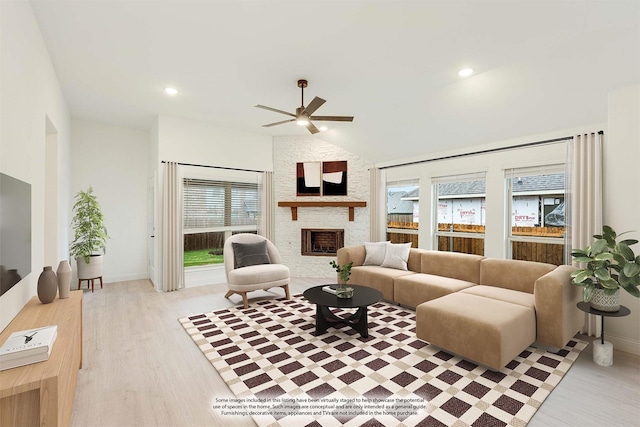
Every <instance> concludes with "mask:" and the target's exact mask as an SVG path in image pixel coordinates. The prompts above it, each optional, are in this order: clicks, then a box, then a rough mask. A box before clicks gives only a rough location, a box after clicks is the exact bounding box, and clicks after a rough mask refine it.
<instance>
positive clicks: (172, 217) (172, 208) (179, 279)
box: [162, 162, 184, 292]
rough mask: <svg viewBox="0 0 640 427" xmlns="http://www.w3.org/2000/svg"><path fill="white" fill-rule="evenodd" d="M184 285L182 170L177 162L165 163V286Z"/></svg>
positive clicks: (176, 286)
mask: <svg viewBox="0 0 640 427" xmlns="http://www.w3.org/2000/svg"><path fill="white" fill-rule="evenodd" d="M182 288H184V234H183V227H182V171H181V168H180V165H178V164H177V163H175V162H167V163H165V165H164V186H163V195H162V290H163V291H165V292H168V291H177V290H179V289H182Z"/></svg>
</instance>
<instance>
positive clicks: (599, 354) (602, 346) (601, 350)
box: [578, 301, 631, 366]
mask: <svg viewBox="0 0 640 427" xmlns="http://www.w3.org/2000/svg"><path fill="white" fill-rule="evenodd" d="M578 308H579V309H580V310H582V311H584V312H585V313H589V314H595V315H597V316H600V319H601V320H600V322H601V323H600V326H601V328H600V329H601V333H600V342H597V341H595V340H594V341H593V361H594V362H595V363H596V364H597V365H600V366H611V365H613V344H611V343H610V342H608V341H605V340H604V318H605V317H624V316H628V315H629V314H631V310H629V309H628V308H627V307H625V306H624V305H621V306H620V310H618V311H600V310H596V309H595V308H592V307H591V305H590V304H589V303H588V302H584V301H580V302H579V303H578Z"/></svg>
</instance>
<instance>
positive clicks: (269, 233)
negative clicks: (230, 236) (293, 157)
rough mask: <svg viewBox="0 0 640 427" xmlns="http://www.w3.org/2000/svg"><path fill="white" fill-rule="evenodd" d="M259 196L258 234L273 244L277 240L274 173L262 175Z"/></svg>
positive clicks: (269, 172) (267, 172) (268, 172)
mask: <svg viewBox="0 0 640 427" xmlns="http://www.w3.org/2000/svg"><path fill="white" fill-rule="evenodd" d="M259 194H260V213H259V215H260V217H259V221H258V234H259V235H261V236H263V237H266V238H267V239H269V240H271V241H272V242H273V241H274V239H275V223H274V211H275V202H274V200H273V172H271V171H266V172H263V173H262V179H261V180H260V193H259Z"/></svg>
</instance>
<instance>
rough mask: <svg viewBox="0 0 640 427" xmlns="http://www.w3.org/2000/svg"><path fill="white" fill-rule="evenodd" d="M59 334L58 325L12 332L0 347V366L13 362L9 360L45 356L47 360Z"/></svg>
mask: <svg viewBox="0 0 640 427" xmlns="http://www.w3.org/2000/svg"><path fill="white" fill-rule="evenodd" d="M57 336H58V326H57V325H51V326H45V327H42V328H35V329H27V330H24V331H18V332H14V333H12V334H11V335H10V336H9V338H7V340H6V341H5V342H4V343H3V344H2V346H1V347H0V366H4V365H5V364H7V363H8V364H11V363H9V362H10V361H12V360H22V361H26V360H33V359H42V357H45V358H44V359H43V360H47V359H48V358H49V355H50V354H51V349H52V347H53V343H54V342H55V341H56V338H57ZM39 361H41V360H34V361H32V362H28V363H35V362H39ZM5 369H8V368H5Z"/></svg>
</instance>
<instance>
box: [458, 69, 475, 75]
mask: <svg viewBox="0 0 640 427" xmlns="http://www.w3.org/2000/svg"><path fill="white" fill-rule="evenodd" d="M471 74H473V68H463V69H462V70H460V71H458V75H459V76H460V77H469V76H470V75H471Z"/></svg>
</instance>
